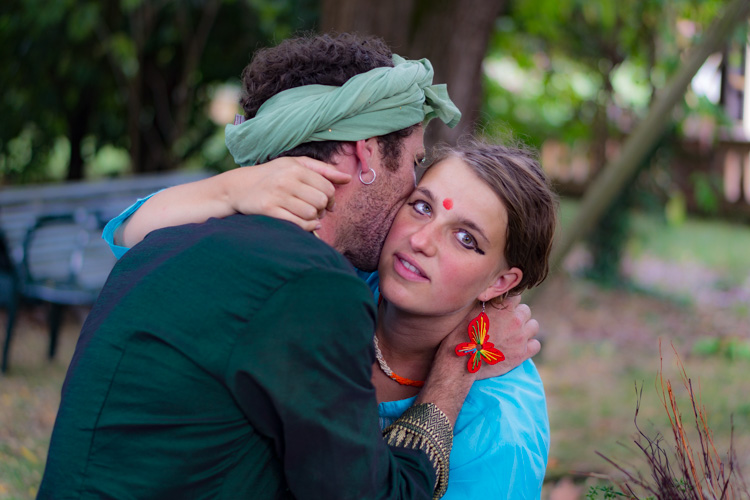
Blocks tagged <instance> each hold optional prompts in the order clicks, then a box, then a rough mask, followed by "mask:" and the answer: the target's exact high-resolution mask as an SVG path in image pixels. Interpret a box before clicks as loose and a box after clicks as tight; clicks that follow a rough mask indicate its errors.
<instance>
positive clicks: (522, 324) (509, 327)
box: [443, 296, 542, 380]
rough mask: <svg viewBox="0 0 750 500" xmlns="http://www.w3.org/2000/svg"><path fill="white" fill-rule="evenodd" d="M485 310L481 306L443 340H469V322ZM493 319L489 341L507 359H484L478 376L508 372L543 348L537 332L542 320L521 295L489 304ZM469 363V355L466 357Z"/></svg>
mask: <svg viewBox="0 0 750 500" xmlns="http://www.w3.org/2000/svg"><path fill="white" fill-rule="evenodd" d="M480 312H481V308H479V307H477V308H476V310H474V311H473V312H472V313H471V314H470V315H469V317H467V318H466V320H465V321H464V322H463V323H462V324H461V325H460V326H459V327H458V328H457V329H456V330H454V331H453V333H451V334H450V335H449V336H448V337H446V339H445V340H444V341H443V343H446V342H452V343H453V347H455V346H456V345H457V344H459V343H461V342H468V341H469V337H468V333H467V329H468V326H469V322H470V321H471V320H472V319H473V318H474V317H476V316H477V315H478V314H479V313H480ZM484 312H485V313H486V314H487V317H488V318H489V320H490V328H489V332H488V333H489V336H490V338H489V341H490V342H492V343H493V344H495V348H496V349H499V350H500V351H502V353H503V354H504V355H505V360H504V361H501V362H499V363H497V364H495V365H490V364H488V363H485V362H483V363H482V367H481V368H480V369H479V371H478V372H477V373H476V378H477V380H481V379H485V378H490V377H497V376H499V375H504V374H506V373H508V372H509V371H511V370H512V369H513V368H515V367H517V366H518V365H520V364H521V363H523V362H524V361H526V360H527V359H529V358H531V357H532V356H535V355H536V354H537V353H538V352H539V350H540V349H541V348H542V346H541V344H540V343H539V341H538V340H537V339H535V338H534V336H535V335H536V334H537V333H538V332H539V323H538V322H537V321H536V320H535V319H533V318H532V317H531V309H529V306H527V305H526V304H521V297H520V296H515V297H510V298H508V299H505V301H503V303H502V304H501V305H500V306H497V307H496V306H493V305H490V304H487V305H486V306H485V311H484ZM462 359H463V360H464V364H466V359H467V358H462Z"/></svg>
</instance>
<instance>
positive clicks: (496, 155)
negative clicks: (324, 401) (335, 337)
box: [107, 141, 556, 499]
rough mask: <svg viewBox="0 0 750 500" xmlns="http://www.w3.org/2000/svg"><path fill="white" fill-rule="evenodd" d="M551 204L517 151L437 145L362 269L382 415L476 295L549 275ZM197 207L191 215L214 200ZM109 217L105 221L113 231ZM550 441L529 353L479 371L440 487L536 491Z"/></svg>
mask: <svg viewBox="0 0 750 500" xmlns="http://www.w3.org/2000/svg"><path fill="white" fill-rule="evenodd" d="M255 168H258V167H255ZM241 170H246V169H241ZM257 172H259V171H257ZM254 175H255V174H254ZM294 182H297V181H294ZM315 182H318V183H320V184H321V185H323V184H324V183H321V182H320V179H317V180H316V181H315ZM288 184H289V180H288V178H287V181H286V184H285V185H288ZM301 184H305V185H307V186H309V184H307V183H304V182H303V183H301ZM327 188H328V186H325V187H324V189H327ZM307 192H308V193H311V191H309V190H308V191H307ZM321 206H325V205H321V204H320V203H318V205H317V207H318V208H320V207H321ZM136 208H137V207H136ZM555 210H556V205H555V198H554V196H553V195H552V193H551V191H550V189H549V187H548V185H547V182H546V179H545V177H544V174H543V172H542V170H541V168H540V167H539V165H538V163H537V162H536V161H535V160H534V159H533V158H532V157H531V156H530V155H529V154H528V153H527V152H525V151H522V150H519V149H513V148H506V147H503V146H493V145H487V144H481V143H478V142H474V141H471V142H464V143H462V144H461V145H460V146H458V147H456V148H443V149H441V150H438V151H437V152H436V161H435V164H434V166H433V167H431V168H430V169H428V170H427V172H426V173H425V174H424V176H423V177H422V179H421V180H420V182H419V185H418V186H417V189H416V190H415V191H414V193H412V195H411V196H410V198H409V199H408V201H407V203H406V204H405V205H404V206H403V207H402V208H401V209H400V211H399V212H398V214H397V216H396V218H395V220H394V222H393V225H392V227H391V230H390V232H389V234H388V237H387V239H386V241H385V244H384V247H383V251H382V253H381V258H380V265H379V268H378V273H374V274H373V275H372V276H370V277H369V278H368V282H370V283H371V285H372V286H373V288H374V291H375V292H376V294H378V292H379V293H380V296H381V297H382V300H380V305H379V318H378V327H377V331H376V333H375V346H376V354H377V358H378V366H377V367H374V369H373V377H372V382H373V385H374V386H375V388H376V393H377V398H378V402H379V403H380V406H379V411H380V416H381V425H382V426H383V427H385V426H387V425H389V424H390V423H391V422H392V421H393V420H395V419H396V418H398V416H400V415H401V413H403V411H404V410H406V408H408V407H409V406H410V405H411V403H412V401H413V398H414V396H415V395H416V394H417V393H418V392H419V386H420V381H422V380H424V379H425V377H426V376H427V374H428V372H429V370H430V366H431V362H432V359H433V356H434V354H435V351H436V349H437V347H438V345H439V344H440V342H441V341H442V340H443V339H444V338H445V336H446V335H447V334H448V333H449V332H451V331H452V330H453V329H454V328H456V325H458V324H459V323H460V322H461V321H462V320H463V319H464V318H465V317H466V316H467V315H468V314H469V313H470V312H471V310H472V309H474V308H476V306H477V304H479V303H481V304H482V306H483V307H502V305H501V304H502V301H503V300H504V299H505V298H507V297H508V296H511V295H517V294H520V293H521V292H522V291H523V290H525V289H527V288H530V287H532V286H535V285H537V284H538V283H540V282H541V281H542V280H543V279H544V278H545V276H546V274H547V258H548V255H549V250H550V247H551V242H552V236H553V234H554V228H555V223H556V215H555ZM202 212H203V213H202V215H201V217H202V218H201V217H196V219H197V220H205V218H206V215H207V214H206V212H210V210H208V209H206V210H202ZM127 213H128V212H127V211H126V212H125V214H127ZM131 213H132V210H131ZM290 213H291V212H290ZM316 215H317V214H316ZM303 218H304V217H303ZM307 218H308V219H309V218H312V219H314V218H315V217H307ZM117 224H119V222H117V221H113V224H112V225H111V226H109V227H108V229H107V234H108V235H109V237H110V238H111V236H112V234H113V233H114V229H115V227H114V226H116V225H117ZM131 224H132V222H131ZM307 224H308V225H309V221H308V222H307ZM131 229H132V228H131ZM378 279H379V289H378V286H377V281H378ZM466 340H467V342H468V341H470V339H469V337H468V335H467V339H466ZM490 340H491V339H490ZM467 359H468V360H469V361H468V363H467V367H469V368H471V367H472V361H473V360H472V357H471V356H468V357H467ZM482 361H484V362H487V361H486V359H484V360H482V359H480V364H481V362H482ZM474 367H475V368H476V366H474ZM548 447H549V425H548V421H547V413H546V406H545V400H544V392H543V388H542V384H541V380H540V379H539V376H538V373H537V372H536V368H535V367H534V365H533V363H532V362H531V361H527V362H525V363H523V364H522V365H521V366H520V367H518V368H516V369H515V370H513V371H511V372H510V373H508V374H507V375H504V376H502V377H498V378H493V379H487V380H482V381H479V382H476V383H475V384H474V386H473V387H472V389H471V391H470V393H469V395H468V397H467V398H466V401H465V403H464V406H463V408H462V410H461V413H460V414H459V417H458V420H457V422H456V425H455V428H454V444H453V451H452V453H451V460H450V462H451V464H450V479H449V486H448V491H447V493H446V496H445V497H444V498H449V499H457V498H476V497H477V496H479V495H482V496H487V495H488V494H489V496H490V497H492V498H539V497H540V494H541V484H542V480H543V478H544V471H545V468H546V460H547V452H548Z"/></svg>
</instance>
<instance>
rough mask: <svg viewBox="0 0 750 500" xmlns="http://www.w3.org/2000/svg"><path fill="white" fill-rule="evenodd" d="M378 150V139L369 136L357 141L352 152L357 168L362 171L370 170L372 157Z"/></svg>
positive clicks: (372, 163)
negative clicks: (355, 158)
mask: <svg viewBox="0 0 750 500" xmlns="http://www.w3.org/2000/svg"><path fill="white" fill-rule="evenodd" d="M377 151H378V139H377V138H375V137H371V138H369V139H363V140H360V141H357V142H356V143H355V146H354V154H355V156H356V157H357V162H358V163H359V168H360V169H361V170H362V171H363V172H367V171H368V170H370V169H371V168H372V167H373V165H374V162H373V159H374V157H375V154H376V153H377Z"/></svg>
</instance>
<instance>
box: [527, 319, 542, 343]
mask: <svg viewBox="0 0 750 500" xmlns="http://www.w3.org/2000/svg"><path fill="white" fill-rule="evenodd" d="M524 333H526V336H527V337H528V338H529V339H531V338H534V337H536V334H537V333H539V322H538V321H537V320H535V319H530V320H529V321H527V322H526V325H525V326H524Z"/></svg>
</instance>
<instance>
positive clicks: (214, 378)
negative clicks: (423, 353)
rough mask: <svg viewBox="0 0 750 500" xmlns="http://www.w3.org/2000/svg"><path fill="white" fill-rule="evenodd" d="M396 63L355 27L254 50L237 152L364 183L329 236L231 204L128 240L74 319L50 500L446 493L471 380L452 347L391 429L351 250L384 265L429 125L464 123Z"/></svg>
mask: <svg viewBox="0 0 750 500" xmlns="http://www.w3.org/2000/svg"><path fill="white" fill-rule="evenodd" d="M396 62H397V63H398V64H397V65H396V66H393V63H392V62H391V54H390V51H389V50H388V49H387V47H385V45H384V44H382V43H380V42H378V41H376V40H369V39H367V40H362V39H358V38H355V37H352V36H350V35H343V36H340V37H337V38H330V37H325V36H324V37H317V38H313V39H300V40H293V41H289V42H285V43H283V44H282V45H280V46H278V47H276V48H274V49H269V50H266V51H262V52H261V53H260V54H258V55H257V56H256V57H255V59H254V61H253V63H251V65H250V66H249V67H248V68H247V69H246V70H245V74H244V75H243V76H244V78H243V79H244V81H245V84H246V86H250V87H252V88H247V89H246V90H247V91H248V95H249V97H248V99H246V100H245V101H244V102H243V106H244V107H245V111H246V116H247V118H249V120H248V121H247V122H245V123H243V124H242V125H239V126H237V127H233V128H230V129H229V130H228V133H227V145H228V146H229V149H230V152H232V154H233V156H234V157H235V160H236V161H237V162H238V163H240V164H253V163H257V162H263V161H266V160H268V159H270V158H272V157H274V156H277V155H279V154H280V153H284V154H292V155H307V156H312V157H316V158H318V159H320V160H325V161H329V162H331V163H333V164H334V165H335V166H336V168H337V169H338V170H339V171H340V172H344V173H346V174H349V175H351V176H352V177H353V178H354V179H358V180H359V182H357V181H356V180H355V181H353V182H351V183H348V184H344V185H339V186H337V188H336V200H337V207H336V210H335V211H334V212H333V213H331V214H329V215H328V216H326V217H325V218H324V219H323V220H322V221H321V223H320V224H321V227H320V230H319V231H318V232H317V233H318V236H319V237H320V239H316V238H315V236H313V235H311V234H310V233H307V232H304V231H303V230H301V229H299V228H298V227H296V226H293V225H291V224H289V223H287V222H283V221H280V220H277V219H271V218H267V217H260V216H242V215H233V216H229V217H227V218H224V219H210V220H209V221H207V222H206V223H204V224H199V225H194V224H193V225H184V226H179V227H174V228H169V229H164V230H160V231H156V232H154V233H152V234H150V235H149V237H148V238H147V239H146V240H144V242H143V243H142V244H140V245H138V246H136V247H135V248H133V249H132V250H130V251H129V252H128V254H127V255H126V256H124V257H123V258H122V259H121V261H120V262H119V263H118V264H117V266H116V267H115V269H114V270H113V272H112V275H111V276H110V279H109V280H108V282H107V285H106V286H105V288H104V290H103V291H102V293H101V296H100V298H99V300H98V301H97V304H96V305H95V307H94V309H93V310H92V312H91V314H90V315H89V318H88V319H87V321H86V324H85V325H84V327H83V330H82V332H81V338H80V341H79V344H78V346H77V348H76V354H75V356H74V358H73V361H72V363H71V367H70V369H69V372H68V376H67V377H66V381H65V385H64V387H63V398H62V402H61V406H60V411H59V414H58V418H57V421H56V423H55V430H54V432H53V436H52V441H51V444H50V453H49V459H48V463H47V468H46V470H45V476H44V478H43V482H42V485H41V487H40V491H39V497H40V498H52V497H54V498H66V497H76V498H101V497H111V498H284V497H295V498H430V497H432V496H433V494H434V495H436V496H440V494H441V493H442V492H443V491H444V490H445V487H446V480H447V469H448V455H449V453H450V446H451V425H452V423H453V422H455V418H456V415H457V413H458V410H459V409H460V407H461V404H462V401H463V398H464V397H465V395H466V393H467V392H468V389H469V387H470V385H471V383H472V381H473V380H474V378H473V376H472V375H470V374H468V373H466V372H465V367H464V366H465V365H464V363H463V362H462V361H461V360H459V359H457V358H456V357H455V355H452V350H453V348H452V347H451V346H450V345H446V346H444V348H442V349H441V350H440V351H439V353H438V355H437V358H436V361H435V365H434V369H433V371H432V373H431V375H430V377H429V378H428V380H427V382H426V384H425V387H424V388H423V390H422V391H421V394H420V396H419V399H418V401H417V404H416V405H415V406H414V407H413V408H412V409H411V410H409V411H408V412H407V413H406V414H404V416H403V417H401V418H400V419H399V420H398V421H397V422H396V423H395V424H394V425H393V426H392V427H391V428H389V430H387V431H386V434H385V440H383V438H382V437H381V435H380V432H379V430H378V425H377V410H376V404H375V395H374V389H373V387H372V384H371V382H370V376H371V371H370V370H371V366H372V363H373V362H374V355H373V349H372V332H373V331H374V327H375V322H374V320H375V311H374V307H373V304H372V297H371V294H370V292H369V290H368V288H367V287H366V285H365V284H364V283H363V282H362V281H361V280H359V279H358V278H357V277H356V275H355V274H354V273H353V271H352V269H351V266H350V265H349V263H347V262H346V260H345V259H344V257H346V258H347V259H349V261H350V262H351V263H352V264H354V265H356V266H357V267H359V268H360V269H364V270H368V269H373V268H374V267H375V265H376V264H377V258H378V254H379V250H380V248H381V247H382V243H383V239H384V238H385V235H386V233H387V231H388V228H389V226H390V223H391V221H392V219H393V216H394V215H395V212H396V211H397V209H398V207H399V206H400V205H401V204H402V203H403V201H404V200H405V199H406V197H407V196H408V195H409V193H410V192H411V190H412V189H413V187H414V173H413V168H412V166H413V163H414V161H415V159H418V158H420V157H421V156H422V155H423V146H422V128H421V125H420V124H421V123H422V121H423V120H424V119H425V118H426V117H430V116H431V115H432V114H437V115H438V116H440V117H441V119H443V120H444V121H446V122H448V123H453V122H455V121H457V119H458V113H457V110H456V109H455V106H453V105H452V103H451V102H450V101H449V100H448V98H447V94H445V93H444V89H441V88H438V87H436V86H432V84H431V83H432V82H431V80H432V73H431V67H430V66H429V63H427V62H425V61H423V62H406V61H400V60H398V59H397V60H396ZM321 65H322V69H321ZM311 68H315V71H313V70H312V69H311ZM311 74H314V75H315V76H314V77H312V78H308V76H309V75H311ZM321 75H325V76H321ZM277 76H278V78H277ZM256 84H257V86H256ZM314 84H315V85H314ZM323 85H325V86H326V87H325V88H324V87H322V86H323ZM259 96H260V97H259ZM253 99H257V102H255V101H253ZM328 137H330V138H331V139H332V140H331V141H327V140H326V139H327V138H328ZM311 140H312V141H315V142H310V141H311ZM334 249H335V250H334ZM342 255H343V256H342ZM516 330H517V331H519V332H520V331H521V330H522V329H521V328H516ZM463 335H465V333H460V335H459V336H458V337H457V338H462V337H463ZM454 344H455V342H454ZM522 357H525V356H522ZM517 361H520V359H519V360H517Z"/></svg>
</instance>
